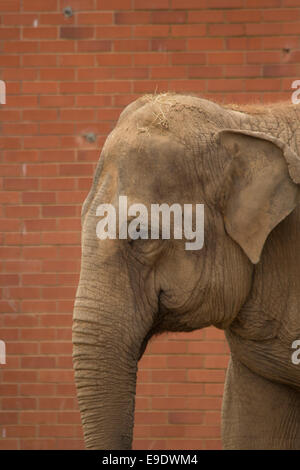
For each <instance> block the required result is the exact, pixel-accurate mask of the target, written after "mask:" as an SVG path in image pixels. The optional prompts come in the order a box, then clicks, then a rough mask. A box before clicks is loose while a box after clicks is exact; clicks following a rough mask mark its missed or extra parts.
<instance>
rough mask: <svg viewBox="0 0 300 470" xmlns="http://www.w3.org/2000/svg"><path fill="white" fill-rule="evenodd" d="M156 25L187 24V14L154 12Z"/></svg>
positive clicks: (182, 12)
mask: <svg viewBox="0 0 300 470" xmlns="http://www.w3.org/2000/svg"><path fill="white" fill-rule="evenodd" d="M151 19H152V22H153V23H154V24H157V23H161V24H169V23H170V24H174V23H185V22H186V12H185V11H172V12H170V11H153V12H152V16H151Z"/></svg>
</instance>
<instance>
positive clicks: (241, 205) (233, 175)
mask: <svg viewBox="0 0 300 470" xmlns="http://www.w3.org/2000/svg"><path fill="white" fill-rule="evenodd" d="M218 135H219V138H220V141H221V145H222V146H224V147H225V148H226V149H227V151H228V152H229V153H230V154H231V156H232V157H233V158H232V163H231V164H230V168H229V178H227V186H226V188H225V194H226V195H225V200H224V207H223V212H224V221H225V228H226V231H227V233H228V234H229V235H230V236H231V238H233V240H235V241H236V242H237V243H238V244H239V245H240V247H241V248H242V249H243V251H244V252H245V253H246V255H247V256H248V258H249V259H250V261H251V262H252V263H253V264H256V263H258V262H259V260H260V256H261V253H262V250H263V247H264V244H265V241H266V239H267V237H268V235H269V234H270V232H271V231H272V230H273V229H274V228H275V227H276V226H277V225H278V224H279V223H280V222H281V221H282V220H283V219H284V218H285V217H287V216H288V215H289V214H290V213H291V212H292V211H293V210H294V208H295V207H296V206H297V205H298V204H299V202H300V197H299V193H300V191H299V189H300V188H299V187H298V186H297V184H300V158H299V157H298V156H297V155H296V154H295V153H294V152H293V151H292V150H291V149H290V148H289V147H288V146H287V145H286V144H284V143H283V142H282V141H280V140H279V139H276V138H274V137H272V136H269V135H266V134H263V133H261V132H252V131H240V130H229V129H225V130H222V131H220V132H219V134H218Z"/></svg>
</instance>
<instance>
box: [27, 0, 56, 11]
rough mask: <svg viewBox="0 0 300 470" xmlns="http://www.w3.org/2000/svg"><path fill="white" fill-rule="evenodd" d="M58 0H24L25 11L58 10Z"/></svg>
mask: <svg viewBox="0 0 300 470" xmlns="http://www.w3.org/2000/svg"><path fill="white" fill-rule="evenodd" d="M57 9H58V1H57V0H47V3H44V4H43V3H41V2H39V0H23V10H24V11H35V12H36V11H57Z"/></svg>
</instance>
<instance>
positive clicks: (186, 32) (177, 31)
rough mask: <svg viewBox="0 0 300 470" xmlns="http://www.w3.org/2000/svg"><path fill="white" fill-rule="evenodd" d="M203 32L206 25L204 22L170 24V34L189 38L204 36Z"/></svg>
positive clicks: (204, 32)
mask: <svg viewBox="0 0 300 470" xmlns="http://www.w3.org/2000/svg"><path fill="white" fill-rule="evenodd" d="M205 34H206V25H204V24H197V25H192V24H189V25H176V26H172V36H186V37H188V38H190V37H191V36H205Z"/></svg>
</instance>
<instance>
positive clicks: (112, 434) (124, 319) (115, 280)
mask: <svg viewBox="0 0 300 470" xmlns="http://www.w3.org/2000/svg"><path fill="white" fill-rule="evenodd" d="M91 248H92V247H91ZM89 251H90V250H89V248H88V247H87V248H84V249H83V257H82V266H81V275H80V281H79V286H78V289H77V294H76V301H75V307H74V316H73V363H74V369H75V382H76V387H77V397H78V403H79V409H80V412H81V418H82V424H83V429H84V438H85V444H86V447H87V448H88V449H130V448H131V442H132V432H133V419H134V404H135V389H136V374H137V362H138V358H139V353H140V348H141V343H142V341H143V339H144V336H145V332H144V329H143V328H141V327H139V325H138V324H137V312H136V305H135V302H134V297H133V294H132V289H131V286H130V282H129V276H128V272H127V267H126V264H125V263H123V262H122V260H121V259H120V255H115V256H106V258H105V256H104V257H102V258H101V262H100V261H99V251H98V253H97V252H96V256H97V260H96V261H95V256H92V254H94V255H95V251H93V253H89Z"/></svg>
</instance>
